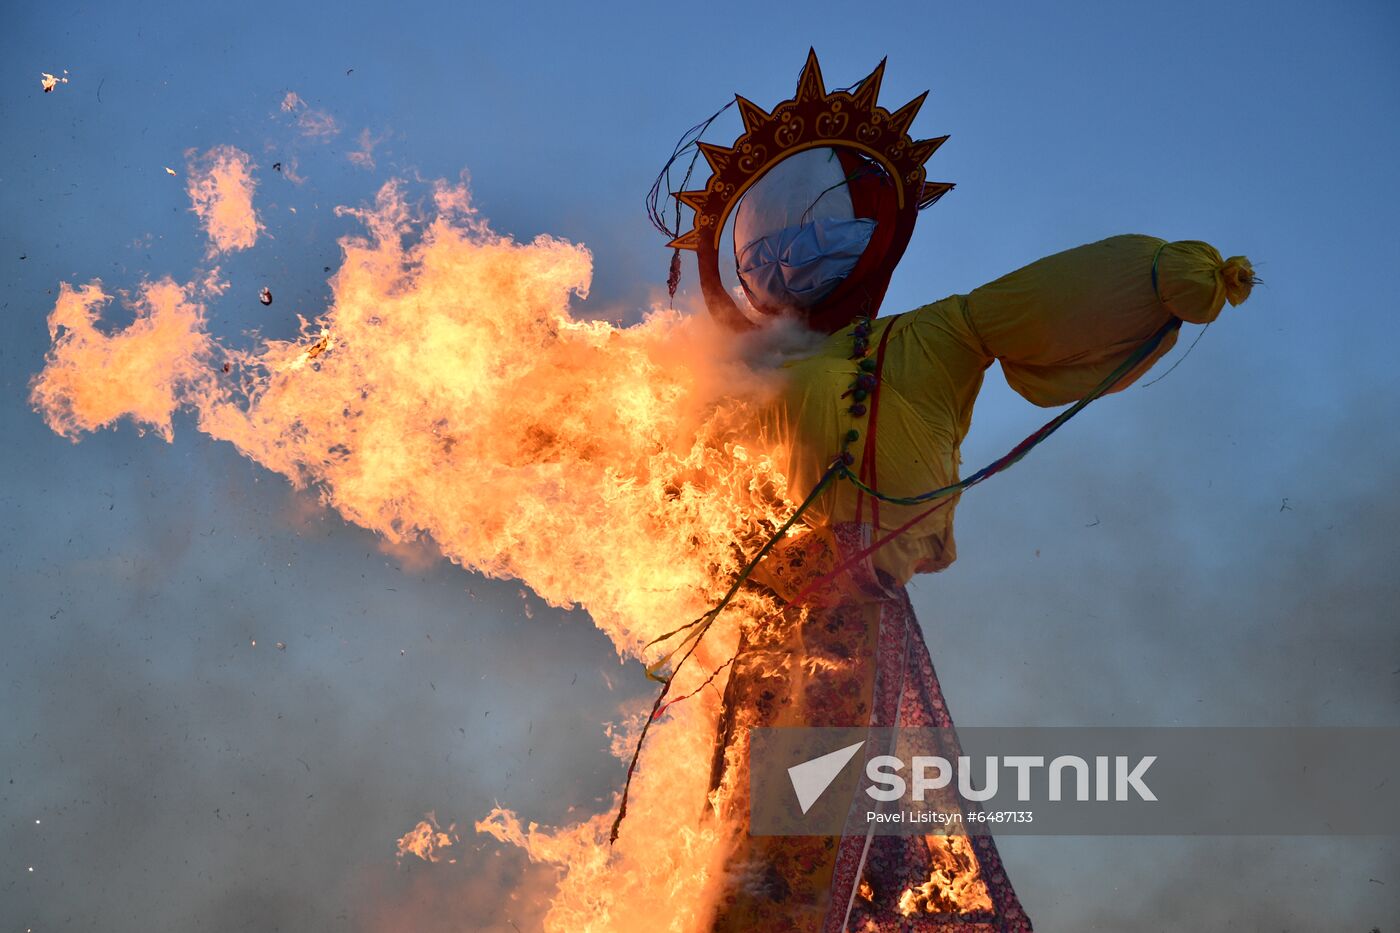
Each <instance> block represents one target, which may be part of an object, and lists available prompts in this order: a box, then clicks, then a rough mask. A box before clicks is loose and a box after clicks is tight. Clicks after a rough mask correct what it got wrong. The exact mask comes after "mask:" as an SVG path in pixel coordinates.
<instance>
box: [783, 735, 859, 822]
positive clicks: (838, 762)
mask: <svg viewBox="0 0 1400 933" xmlns="http://www.w3.org/2000/svg"><path fill="white" fill-rule="evenodd" d="M864 744H865V742H863V741H861V742H857V743H856V744H854V745H847V746H846V747H845V748H841V749H837V750H836V751H834V752H830V753H829V754H826V755H822V756H821V757H820V758H813V759H812V760H810V761H804V762H802V764H800V765H793V766H792V767H791V768H788V778H789V779H791V780H792V789H793V790H794V791H796V792H797V803H798V804H799V805H800V806H801V807H802V812H803V814H804V815H805V814H806V813H807V811H808V810H810V809H812V804H814V803H816V802H817V798H818V797H820V796H821V795H822V794H823V793H824V792H825V791H826V789H827V788H828V787H830V786H831V782H832V781H834V780H836V776H837V775H838V774H840V773H841V769H842V768H844V767H846V762H848V761H850V760H851V759H852V758H854V757H855V754H856V752H858V751H860V747H861V746H862V745H864Z"/></svg>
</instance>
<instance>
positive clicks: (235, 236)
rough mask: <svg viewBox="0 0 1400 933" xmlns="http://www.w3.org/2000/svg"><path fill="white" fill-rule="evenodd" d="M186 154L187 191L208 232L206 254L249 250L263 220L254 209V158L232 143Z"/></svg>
mask: <svg viewBox="0 0 1400 933" xmlns="http://www.w3.org/2000/svg"><path fill="white" fill-rule="evenodd" d="M186 155H187V156H188V157H189V176H190V179H189V182H188V184H187V186H186V190H188V191H189V194H190V203H191V205H193V210H194V212H195V214H197V215H198V216H199V221H200V223H201V224H203V226H204V230H205V232H206V233H208V234H209V240H210V243H209V255H210V256H215V255H218V254H219V253H227V252H231V251H233V250H240V249H248V248H250V247H251V246H252V245H253V244H254V243H256V242H257V241H258V234H259V233H261V232H262V230H263V225H262V221H260V220H258V214H257V211H255V210H254V209H253V189H254V188H255V187H256V186H257V182H256V181H254V180H253V160H252V159H251V158H250V157H249V155H248V154H247V153H246V152H243V151H241V150H239V149H235V148H234V147H233V146H215V147H214V148H213V149H210V150H209V151H208V152H206V153H204V154H203V155H201V156H199V157H197V158H196V157H195V156H194V152H193V150H191V151H190V152H189V153H187V154H186Z"/></svg>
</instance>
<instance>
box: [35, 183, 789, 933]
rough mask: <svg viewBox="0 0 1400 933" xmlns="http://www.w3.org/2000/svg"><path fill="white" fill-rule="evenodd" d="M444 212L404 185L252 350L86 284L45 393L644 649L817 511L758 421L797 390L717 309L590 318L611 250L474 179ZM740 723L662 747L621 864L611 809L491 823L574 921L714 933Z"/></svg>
mask: <svg viewBox="0 0 1400 933" xmlns="http://www.w3.org/2000/svg"><path fill="white" fill-rule="evenodd" d="M435 204H436V215H435V216H434V217H432V218H431V219H428V220H427V222H426V223H425V224H424V225H422V226H421V228H420V227H417V226H415V224H416V222H417V221H419V220H420V218H417V217H415V216H414V214H413V212H412V211H410V210H409V208H408V207H407V205H406V202H405V199H404V197H403V194H402V192H401V190H400V188H399V186H398V185H396V184H392V183H391V184H389V185H386V186H385V187H384V188H383V189H382V190H381V191H380V194H379V198H378V201H377V204H376V206H375V207H374V208H373V209H367V210H349V211H347V213H349V214H351V215H353V216H355V217H357V218H358V219H360V220H361V221H362V222H363V224H364V225H365V227H366V229H367V231H368V232H367V234H366V235H364V236H361V237H353V238H347V239H346V240H344V241H342V244H341V245H342V249H343V252H344V260H343V264H342V266H341V268H340V269H339V271H338V272H337V273H336V275H335V276H334V277H333V279H332V280H331V286H332V292H333V303H332V306H331V307H330V309H329V310H328V311H327V312H326V313H325V314H324V315H322V316H321V317H319V318H318V319H316V320H315V321H303V322H302V339H301V340H299V341H278V340H265V341H262V342H261V343H260V344H259V345H258V346H257V347H256V348H255V349H254V350H252V351H237V350H234V349H230V348H226V347H224V346H223V345H221V344H220V343H218V342H217V341H215V340H213V339H212V338H210V337H208V336H207V335H206V334H205V332H204V330H203V321H204V312H203V308H202V305H201V304H200V303H199V300H198V298H199V294H200V287H199V286H183V287H182V286H178V285H176V284H174V283H172V282H162V283H157V285H155V286H148V287H147V288H146V290H144V291H143V293H142V295H141V297H140V298H138V299H137V303H136V310H137V320H136V322H135V323H133V324H132V325H131V326H130V327H128V328H126V329H124V330H121V331H118V332H116V333H112V334H105V333H103V332H101V331H100V330H99V329H98V328H97V324H96V318H97V308H98V307H99V306H100V305H101V303H102V302H104V301H106V295H105V294H104V293H102V292H101V290H100V285H99V284H98V283H93V284H91V285H89V286H86V287H85V288H82V289H78V290H73V289H71V288H68V287H67V286H65V287H64V290H63V292H62V293H61V295H60V298H59V302H58V305H57V306H56V307H55V309H54V313H53V316H52V317H51V319H50V325H51V329H52V330H53V332H54V334H55V343H54V346H53V349H52V350H51V351H50V353H49V356H48V361H47V365H46V366H45V368H44V371H43V372H42V373H41V374H40V376H39V377H38V378H37V379H36V380H35V383H34V386H33V391H32V395H31V400H32V402H33V404H34V405H35V407H36V408H37V409H38V410H39V411H40V412H41V413H42V414H43V416H44V417H45V419H46V420H47V422H48V424H49V425H50V426H51V427H52V428H53V429H54V430H56V431H59V432H60V433H63V434H65V435H67V436H75V435H77V434H79V433H81V432H84V431H92V430H96V429H97V428H100V427H104V426H109V425H112V424H113V423H115V421H116V420H117V419H119V418H121V417H122V416H127V417H130V418H131V419H132V420H133V421H135V422H136V423H137V424H138V425H141V426H147V427H151V428H154V429H155V430H156V431H157V432H158V433H160V434H161V436H162V437H165V438H166V439H167V440H168V439H169V438H170V436H171V415H172V413H173V412H174V411H175V410H176V409H178V408H181V407H185V408H188V409H191V410H192V411H193V412H194V413H195V415H196V418H197V423H198V426H199V428H200V429H201V430H202V431H204V432H206V433H208V434H209V435H211V436H212V437H214V438H218V439H221V440H226V441H229V442H231V443H233V444H234V445H236V446H237V448H238V449H239V450H240V451H241V452H243V453H244V454H245V455H247V456H248V457H250V458H252V459H254V460H256V461H257V462H259V463H261V464H263V465H264V466H266V467H267V468H269V469H272V470H275V471H277V472H279V473H282V474H283V475H285V476H287V477H288V478H289V479H290V480H292V481H293V482H294V483H296V484H297V485H299V486H311V487H314V488H316V489H317V490H318V491H319V493H320V495H321V498H322V500H323V501H324V502H325V503H326V504H328V505H330V506H332V507H334V508H336V509H338V510H339V511H340V512H341V514H343V515H344V516H345V517H346V518H347V519H349V520H351V521H354V522H356V523H358V524H360V525H362V526H364V527H366V528H369V529H373V530H374V531H376V532H379V533H380V534H382V535H383V536H384V538H385V539H387V541H388V542H389V543H390V545H398V544H411V543H412V542H415V541H422V540H431V541H432V542H434V543H435V544H436V545H437V546H438V547H439V548H440V549H441V550H442V551H443V553H444V554H446V555H447V556H448V557H450V558H451V559H452V560H454V561H456V562H458V563H460V564H462V565H463V566H465V567H468V568H471V569H474V570H478V571H481V572H483V573H486V574H489V575H493V576H497V577H514V578H518V579H519V580H521V581H523V582H524V583H526V584H527V585H529V586H530V587H531V588H532V589H533V590H534V591H535V592H536V593H537V594H538V595H539V596H540V597H542V598H543V599H545V600H546V601H548V602H550V603H551V604H554V605H558V606H572V605H577V606H581V607H583V608H585V609H587V610H588V612H589V613H590V615H591V616H592V618H593V620H594V622H595V623H596V624H597V626H598V627H599V628H600V629H601V630H602V631H604V632H605V633H606V634H607V635H608V636H609V637H610V638H611V640H612V641H613V643H614V645H615V646H616V647H617V650H618V652H619V653H620V654H622V655H624V656H630V657H640V656H641V654H642V647H643V645H645V644H646V642H647V641H649V640H650V639H652V638H655V637H657V636H659V635H661V634H662V633H663V632H665V631H667V630H669V629H671V628H673V627H675V626H676V625H677V624H679V622H682V621H685V620H687V619H690V618H694V617H695V616H697V615H698V614H699V613H700V612H702V611H703V610H704V609H705V608H707V607H708V606H709V605H710V604H712V602H713V601H714V600H715V599H716V598H717V596H718V595H719V594H720V592H721V589H722V587H723V585H724V581H726V580H727V579H728V578H730V577H732V575H733V573H734V572H736V571H737V569H738V568H739V566H740V564H741V562H742V560H743V555H742V554H740V553H739V552H738V550H737V549H736V548H735V547H734V543H735V542H736V541H738V542H741V543H744V544H749V543H751V542H755V541H756V540H757V539H758V538H759V537H760V536H761V535H762V534H763V533H764V529H765V528H767V527H772V523H774V522H776V521H778V520H780V519H781V518H783V517H785V516H786V515H787V514H790V509H791V508H792V505H791V503H790V502H789V501H788V498H787V490H786V480H785V479H784V477H783V476H782V475H781V473H780V472H779V471H778V468H777V466H776V464H779V463H781V462H783V459H782V458H783V454H784V452H783V451H782V450H780V449H778V448H777V447H776V446H774V445H773V444H771V443H769V442H768V441H766V440H765V439H764V437H763V436H762V434H761V432H760V431H759V430H758V427H757V422H758V418H757V414H756V413H757V412H758V411H759V410H760V408H761V407H762V406H763V405H764V404H765V403H766V400H767V398H768V393H769V391H770V389H771V388H772V387H771V385H770V384H769V379H768V378H767V377H765V376H764V375H762V372H761V371H760V370H759V369H757V368H755V367H754V366H751V365H750V364H748V363H746V362H745V361H744V360H743V359H740V358H738V356H737V355H736V353H735V352H734V346H735V344H734V341H733V340H732V338H731V337H730V336H729V335H728V334H726V333H722V332H720V331H718V330H717V329H715V328H714V326H713V325H711V324H710V323H709V321H708V318H706V317H705V316H703V315H697V316H691V317H687V316H685V315H682V314H680V313H677V312H673V311H668V310H664V309H659V308H658V309H654V310H653V311H652V312H651V313H650V314H649V315H648V316H647V317H646V318H645V319H644V320H643V321H642V322H641V323H640V324H637V325H635V326H631V327H621V326H616V325H613V324H609V323H605V322H603V321H590V320H581V319H579V318H576V317H575V316H574V315H573V314H572V313H571V310H570V307H569V302H570V298H571V296H572V295H584V294H586V291H587V288H588V284H589V280H590V277H591V271H592V270H591V257H590V256H589V253H588V251H587V250H586V249H584V248H583V247H582V246H578V245H575V244H571V243H567V242H564V241H562V240H557V239H553V238H551V237H543V236H542V237H539V238H537V239H536V240H534V241H533V242H532V243H528V244H521V243H517V242H514V241H512V240H510V239H508V238H506V237H503V236H500V235H498V234H496V233H494V232H492V231H491V230H490V229H489V227H488V226H487V225H486V223H485V222H484V221H483V220H482V219H481V218H480V217H479V216H478V215H477V214H476V213H475V212H474V211H473V209H472V208H471V206H470V202H469V197H468V194H467V191H466V189H465V188H464V187H462V186H454V185H446V184H440V185H439V186H438V187H437V189H436V192H435ZM415 229H421V231H422V232H421V234H419V235H417V236H411V235H410V232H411V231H412V230H415ZM113 364H115V365H113ZM764 611H765V607H764V606H763V605H761V604H760V603H759V602H758V601H757V597H754V596H749V595H745V596H744V597H743V598H742V599H741V600H739V601H738V602H737V604H736V606H735V608H734V610H733V611H732V612H731V613H729V615H728V616H727V617H726V618H725V619H724V620H723V621H722V622H721V624H717V625H716V626H715V628H714V629H713V630H712V632H711V634H710V635H709V636H708V638H707V639H706V642H705V644H704V645H703V646H702V648H701V650H699V651H698V652H697V653H696V655H695V657H694V659H693V663H692V664H691V665H690V666H688V667H687V668H686V669H685V670H684V671H683V672H682V673H681V674H680V675H679V677H678V678H677V681H676V684H675V687H674V689H673V695H677V696H679V695H683V694H685V693H689V692H691V691H693V690H695V689H697V688H698V687H699V686H700V684H701V682H702V681H703V680H704V678H705V677H706V676H707V675H708V674H709V672H710V671H712V670H714V669H715V668H717V667H719V666H720V665H721V664H722V663H723V661H724V660H725V659H726V658H728V657H729V655H730V654H731V653H732V651H733V646H734V644H735V641H736V632H737V629H736V625H737V622H736V620H737V619H738V618H741V617H743V616H745V615H749V616H756V615H758V614H760V613H763V612H764ZM717 706H718V700H717V696H716V692H715V691H703V692H701V693H699V694H697V695H696V696H695V697H694V698H693V699H692V700H690V701H688V702H686V703H683V704H680V705H679V706H677V707H674V708H673V710H672V711H671V712H668V714H667V715H666V717H665V718H664V719H662V720H661V721H659V722H658V723H657V724H656V726H655V727H654V728H653V730H652V732H651V738H650V739H649V742H648V746H647V749H646V751H645V753H644V754H643V756H642V759H641V762H640V765H639V769H638V772H637V777H636V780H635V782H634V784H633V788H632V802H631V804H630V806H629V817H628V819H629V821H630V823H629V826H627V827H625V828H624V832H623V834H622V838H621V839H620V840H619V842H618V843H617V845H615V846H612V847H609V846H608V845H607V834H608V827H609V823H610V820H611V813H610V812H604V813H600V814H597V815H596V816H594V817H593V818H591V819H589V820H586V821H584V822H582V823H579V824H577V825H573V826H567V827H563V828H559V829H557V830H545V829H541V828H540V827H538V826H536V825H535V824H533V823H528V824H527V823H522V822H521V821H520V820H519V819H518V818H517V817H516V816H515V815H514V814H512V813H510V812H509V811H507V810H504V809H499V808H498V809H496V810H493V811H492V812H491V813H490V814H489V815H488V816H487V817H486V818H485V819H484V820H482V821H481V822H479V823H477V824H476V827H477V829H478V830H479V831H481V832H485V833H489V834H491V835H493V836H495V837H496V838H497V839H500V840H503V841H506V842H510V843H512V844H515V845H517V846H520V847H521V848H522V849H523V850H524V851H525V852H526V853H527V854H528V855H529V857H530V858H531V859H532V860H534V861H537V862H541V863H545V864H548V865H552V866H555V867H556V868H557V869H558V877H559V883H558V889H557V891H556V894H555V897H554V900H553V903H552V906H551V908H550V911H549V915H548V916H547V918H546V920H545V926H546V928H548V929H557V930H568V931H571V933H572V931H585V930H634V929H635V930H642V929H645V930H648V931H651V930H659V929H671V930H690V929H698V928H702V927H703V925H704V923H705V922H706V919H707V917H708V915H709V910H708V907H707V905H706V899H705V897H704V894H705V892H706V891H707V886H708V885H709V884H710V882H711V881H712V879H714V878H715V877H716V876H717V875H718V871H717V868H718V866H719V864H720V861H721V860H722V859H723V857H724V854H725V852H724V851H723V850H724V846H723V844H722V840H724V839H725V838H726V837H727V835H728V828H727V827H725V826H723V825H722V824H721V822H720V820H719V819H718V818H712V819H709V820H705V821H698V820H697V816H698V815H699V813H700V810H701V808H702V807H703V805H704V804H705V802H706V794H707V790H708V780H709V759H710V755H711V751H712V742H713V736H714V730H715V719H716V715H717ZM627 713H628V716H627V723H626V726H625V728H621V729H617V730H614V731H613V732H612V734H611V739H612V743H613V750H614V752H616V753H619V756H620V757H625V756H627V755H629V754H630V751H631V744H632V741H633V739H634V738H635V735H636V731H637V729H638V728H639V727H640V724H641V721H642V717H643V716H644V715H645V712H644V711H643V710H641V709H636V710H628V711H627ZM727 793H728V789H727V788H722V789H721V790H720V792H719V794H718V797H719V799H714V800H711V801H710V803H711V804H712V805H713V806H712V809H714V810H716V811H722V809H723V808H722V806H721V805H722V802H723V798H724V797H725V796H726V795H727ZM430 828H431V827H430ZM421 831H422V824H420V825H419V827H418V828H417V829H416V830H415V831H414V832H411V833H409V834H408V837H414V836H415V833H420V832H421ZM406 838H407V837H406ZM432 838H435V837H432ZM401 843H402V840H401ZM658 905H666V909H665V913H664V919H662V920H658V918H657V907H658Z"/></svg>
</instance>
